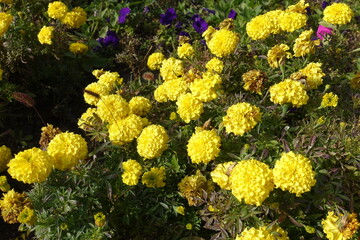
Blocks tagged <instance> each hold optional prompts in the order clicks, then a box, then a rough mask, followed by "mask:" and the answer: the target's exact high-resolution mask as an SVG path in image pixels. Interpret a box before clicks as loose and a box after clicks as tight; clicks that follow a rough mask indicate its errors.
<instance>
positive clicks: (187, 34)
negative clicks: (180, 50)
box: [179, 31, 190, 37]
mask: <svg viewBox="0 0 360 240" xmlns="http://www.w3.org/2000/svg"><path fill="white" fill-rule="evenodd" d="M179 36H186V37H190V34H189V33H188V32H185V31H181V32H179Z"/></svg>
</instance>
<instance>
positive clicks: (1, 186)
mask: <svg viewBox="0 0 360 240" xmlns="http://www.w3.org/2000/svg"><path fill="white" fill-rule="evenodd" d="M0 190H1V191H3V192H7V191H9V190H10V185H9V183H8V182H7V178H6V176H0Z"/></svg>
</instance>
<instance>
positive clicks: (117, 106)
mask: <svg viewBox="0 0 360 240" xmlns="http://www.w3.org/2000/svg"><path fill="white" fill-rule="evenodd" d="M96 113H97V114H98V115H99V117H100V118H101V120H102V121H104V122H109V123H113V122H115V121H117V120H119V119H122V118H125V117H127V115H128V114H129V113H130V107H129V104H128V102H126V100H125V99H124V98H122V97H121V96H120V95H117V94H110V95H107V96H103V97H102V98H101V100H100V101H99V102H98V103H97V112H96Z"/></svg>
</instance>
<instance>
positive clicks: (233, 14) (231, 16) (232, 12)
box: [228, 9, 237, 20]
mask: <svg viewBox="0 0 360 240" xmlns="http://www.w3.org/2000/svg"><path fill="white" fill-rule="evenodd" d="M236 16H237V12H235V10H233V9H231V10H230V12H229V15H228V18H232V19H234V20H235V19H236Z"/></svg>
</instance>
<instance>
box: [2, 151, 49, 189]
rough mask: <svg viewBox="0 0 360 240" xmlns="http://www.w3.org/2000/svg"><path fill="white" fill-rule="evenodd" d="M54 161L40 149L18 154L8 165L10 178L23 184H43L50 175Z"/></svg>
mask: <svg viewBox="0 0 360 240" xmlns="http://www.w3.org/2000/svg"><path fill="white" fill-rule="evenodd" d="M53 163H54V160H53V158H52V157H51V156H50V155H49V154H48V153H47V152H45V151H43V150H41V149H40V148H35V147H34V148H31V149H27V150H25V151H22V152H19V153H18V154H16V155H15V157H14V158H13V159H11V160H10V162H9V163H8V167H9V169H8V172H9V174H10V176H11V177H12V178H14V179H16V180H18V181H22V182H24V183H35V182H43V181H45V180H46V178H47V177H48V176H49V175H50V173H51V171H52V168H53Z"/></svg>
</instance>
